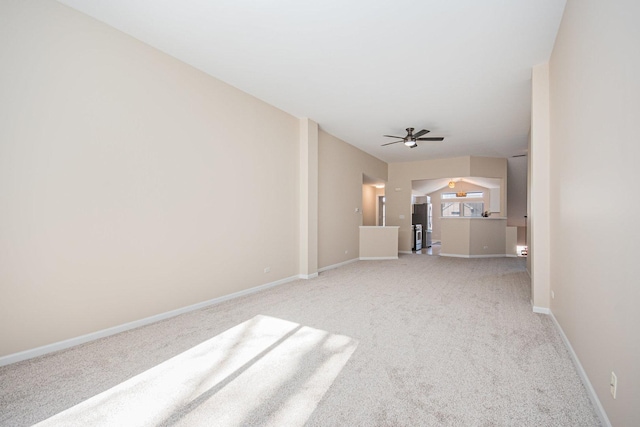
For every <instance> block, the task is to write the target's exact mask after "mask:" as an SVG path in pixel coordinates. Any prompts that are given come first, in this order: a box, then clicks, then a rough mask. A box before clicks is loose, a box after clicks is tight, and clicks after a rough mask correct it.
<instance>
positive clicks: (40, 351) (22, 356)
mask: <svg viewBox="0 0 640 427" xmlns="http://www.w3.org/2000/svg"><path fill="white" fill-rule="evenodd" d="M310 276H312V275H310ZM316 276H317V273H316ZM299 278H300V276H297V275H296V276H291V277H286V278H284V279H280V280H276V281H275V282H270V283H265V284H264V285H258V286H255V287H253V288H249V289H245V290H242V291H239V292H234V293H232V294H228V295H223V296H221V297H217V298H213V299H210V300H208V301H203V302H199V303H197V304H193V305H189V306H186V307H182V308H178V309H175V310H171V311H167V312H164V313H160V314H156V315H154V316H150V317H145V318H144V319H139V320H134V321H133V322H128V323H124V324H122V325H117V326H113V327H111V328H107V329H102V330H100V331H96V332H91V333H89V334H86V335H81V336H79V337H74V338H69V339H67V340H64V341H58V342H55V343H53V344H47V345H43V346H41V347H36V348H33V349H30V350H25V351H21V352H18V353H13V354H8V355H6V356H2V357H0V366H5V365H10V364H12V363H16V362H21V361H23V360H27V359H32V358H34V357H38V356H42V355H44V354H47V353H53V352H54V351H59V350H64V349H66V348H70V347H75V346H77V345H80V344H84V343H86V342H89V341H94V340H97V339H100V338H104V337H108V336H111V335H115V334H119V333H120V332H124V331H128V330H130V329H134V328H139V327H140V326H145V325H149V324H151V323H155V322H158V321H160V320H164V319H169V318H171V317H175V316H178V315H180V314H184V313H188V312H190V311H195V310H199V309H201V308H204V307H209V306H211V305H216V304H220V303H221V302H224V301H228V300H230V299H234V298H238V297H241V296H245V295H249V294H253V293H256V292H260V291H263V290H265V289H269V288H273V287H274V286H278V285H283V284H285V283H289V282H293V281H294V280H298V279H299Z"/></svg>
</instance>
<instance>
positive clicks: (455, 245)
mask: <svg viewBox="0 0 640 427" xmlns="http://www.w3.org/2000/svg"><path fill="white" fill-rule="evenodd" d="M506 228H507V219H506V218H444V219H443V220H442V249H441V255H443V256H445V255H456V256H463V257H488V256H496V255H497V256H504V255H505V254H506V250H505V247H506Z"/></svg>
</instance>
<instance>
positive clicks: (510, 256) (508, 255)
mask: <svg viewBox="0 0 640 427" xmlns="http://www.w3.org/2000/svg"><path fill="white" fill-rule="evenodd" d="M505 256H506V257H507V258H518V255H515V254H507V255H505Z"/></svg>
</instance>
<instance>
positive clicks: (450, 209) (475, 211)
mask: <svg viewBox="0 0 640 427" xmlns="http://www.w3.org/2000/svg"><path fill="white" fill-rule="evenodd" d="M440 208H441V212H442V217H460V216H462V217H478V216H482V212H484V203H483V202H472V203H469V202H442V203H441V204H440Z"/></svg>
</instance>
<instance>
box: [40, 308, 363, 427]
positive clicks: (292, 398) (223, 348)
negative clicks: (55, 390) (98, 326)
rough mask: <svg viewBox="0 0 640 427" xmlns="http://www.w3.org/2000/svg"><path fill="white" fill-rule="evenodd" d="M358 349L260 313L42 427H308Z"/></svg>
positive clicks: (334, 337)
mask: <svg viewBox="0 0 640 427" xmlns="http://www.w3.org/2000/svg"><path fill="white" fill-rule="evenodd" d="M357 345H358V342H357V341H356V340H354V339H352V338H349V337H346V336H343V335H335V334H330V333H329V332H326V331H322V330H319V329H314V328H310V327H307V326H302V325H299V324H297V323H294V322H289V321H286V320H282V319H277V318H274V317H269V316H262V315H259V316H256V317H254V318H253V319H250V320H248V321H246V322H243V323H241V324H239V325H237V326H235V327H233V328H231V329H229V330H227V331H225V332H223V333H221V334H219V335H217V336H216V337H214V338H211V339H210V340H207V341H205V342H203V343H202V344H199V345H197V346H195V347H193V348H191V349H189V350H187V351H185V352H183V353H181V354H179V355H177V356H175V357H173V358H171V359H169V360H167V361H165V362H163V363H161V364H159V365H157V366H155V367H153V368H151V369H149V370H147V371H145V372H143V373H141V374H139V375H137V376H135V377H133V378H131V379H129V380H127V381H125V382H123V383H120V384H118V385H117V386H115V387H113V388H111V389H109V390H107V391H105V392H103V393H100V394H98V395H96V396H94V397H92V398H90V399H88V400H86V401H84V402H82V403H79V404H78V405H76V406H73V407H71V408H69V409H67V410H65V411H63V412H61V413H59V414H57V415H54V416H53V417H51V418H49V419H47V420H44V421H42V422H41V423H38V424H36V425H37V426H42V427H45V426H59V425H65V426H86V425H91V426H115V425H136V426H146V425H149V426H151V425H154V426H156V425H189V426H194V425H196V426H197V425H222V426H235V425H246V424H253V423H256V422H259V424H261V425H303V424H304V423H305V422H306V420H307V419H308V418H309V416H310V415H311V413H312V412H313V411H314V410H315V408H316V406H317V405H318V403H319V401H320V399H321V398H322V396H324V394H325V393H326V392H327V390H328V389H329V387H330V386H331V384H332V383H333V381H334V380H335V378H336V377H337V376H338V374H339V373H340V371H341V370H342V368H343V367H344V365H345V364H346V363H347V361H348V360H349V358H350V357H351V355H352V354H353V352H354V351H355V349H356V347H357Z"/></svg>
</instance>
